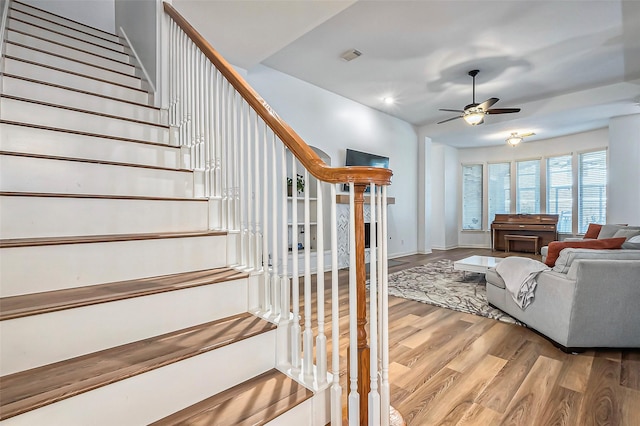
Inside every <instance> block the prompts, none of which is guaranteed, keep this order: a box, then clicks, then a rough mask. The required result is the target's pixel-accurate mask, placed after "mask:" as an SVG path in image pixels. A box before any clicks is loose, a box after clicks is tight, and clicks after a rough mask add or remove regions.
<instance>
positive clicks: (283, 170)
mask: <svg viewBox="0 0 640 426" xmlns="http://www.w3.org/2000/svg"><path fill="white" fill-rule="evenodd" d="M280 164H281V167H280V176H279V179H280V194H281V205H280V206H281V212H280V217H281V222H280V226H281V227H282V229H281V234H280V235H281V236H282V240H281V244H282V249H281V251H282V273H281V276H282V280H281V282H282V288H281V291H280V298H281V301H280V312H281V315H280V318H281V319H282V318H284V319H286V320H287V321H289V261H288V258H289V244H288V243H287V242H288V240H289V237H288V235H289V226H288V222H289V215H288V211H287V210H288V209H287V152H286V150H285V146H284V144H283V143H282V141H280ZM289 333H290V330H289ZM288 356H289V354H287V357H288Z"/></svg>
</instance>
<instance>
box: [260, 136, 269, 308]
mask: <svg viewBox="0 0 640 426" xmlns="http://www.w3.org/2000/svg"><path fill="white" fill-rule="evenodd" d="M263 141H264V143H263V145H262V148H263V149H262V162H263V164H262V221H263V225H264V226H263V228H262V229H263V231H262V268H263V270H264V279H263V286H264V296H265V312H268V311H270V310H271V291H270V290H271V280H270V279H269V278H270V277H269V219H268V218H269V215H268V205H269V187H268V185H267V183H268V182H269V169H268V164H269V163H268V161H267V156H268V153H269V150H268V147H269V145H268V132H267V128H266V126H265V132H264V138H263Z"/></svg>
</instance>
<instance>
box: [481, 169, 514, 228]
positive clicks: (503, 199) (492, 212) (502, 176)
mask: <svg viewBox="0 0 640 426" xmlns="http://www.w3.org/2000/svg"><path fill="white" fill-rule="evenodd" d="M488 171H489V182H488V185H489V188H488V189H489V215H488V218H487V219H488V220H489V221H488V222H487V229H489V228H490V227H491V223H492V222H493V219H494V218H495V217H496V213H509V212H510V211H511V164H510V163H495V164H489V169H488Z"/></svg>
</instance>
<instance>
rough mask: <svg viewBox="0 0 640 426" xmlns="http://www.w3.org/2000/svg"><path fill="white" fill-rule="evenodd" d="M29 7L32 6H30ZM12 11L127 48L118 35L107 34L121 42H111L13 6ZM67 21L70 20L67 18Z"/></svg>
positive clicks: (10, 9)
mask: <svg viewBox="0 0 640 426" xmlns="http://www.w3.org/2000/svg"><path fill="white" fill-rule="evenodd" d="M13 3H19V2H17V1H14V2H13ZM21 4H24V3H21ZM29 6H30V5H29ZM30 7H33V6H30ZM33 8H34V9H38V8H37V7H33ZM38 10H42V9H38ZM11 11H14V12H18V13H23V14H25V15H28V16H30V17H32V18H35V19H40V20H43V21H46V22H48V23H50V24H53V25H57V26H60V27H62V28H66V29H69V30H71V31H77V32H79V33H82V34H85V35H87V36H89V37H94V38H97V39H100V40H102V41H106V42H108V43H113V44H117V45H119V46H125V45H124V44H123V43H122V38H121V37H120V36H118V35H117V34H111V33H107V34H109V35H111V36H113V37H117V38H118V40H119V41H113V40H109V39H108V38H104V37H101V36H99V35H95V34H91V33H88V32H86V31H82V30H80V29H78V28H73V27H70V26H68V25H65V24H61V23H60V22H56V21H52V20H51V19H47V18H43V17H42V16H38V15H34V14H33V13H30V12H27V11H24V10H20V9H16V8H14V7H13V6H10V7H9V12H11ZM43 12H45V13H49V14H51V15H55V14H54V13H51V12H47V11H44V10H43ZM55 16H58V17H59V18H63V17H62V16H59V15H55ZM9 18H10V19H16V18H14V17H11V16H9ZM65 19H68V18H65ZM68 20H70V19H68ZM25 22H27V21H25ZM73 22H75V23H76V24H81V25H84V26H86V27H88V28H91V29H94V30H98V31H102V32H105V31H103V30H101V29H99V28H94V27H90V26H88V25H86V24H82V23H81V22H76V21H73Z"/></svg>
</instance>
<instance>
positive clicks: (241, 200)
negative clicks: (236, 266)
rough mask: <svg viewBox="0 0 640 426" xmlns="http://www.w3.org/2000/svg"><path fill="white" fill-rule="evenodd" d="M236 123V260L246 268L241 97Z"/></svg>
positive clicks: (246, 230)
mask: <svg viewBox="0 0 640 426" xmlns="http://www.w3.org/2000/svg"><path fill="white" fill-rule="evenodd" d="M237 108H238V124H239V129H238V134H239V136H238V143H239V144H240V149H239V151H240V153H239V158H238V169H239V171H238V175H239V185H238V188H239V190H238V195H239V196H238V217H239V218H240V241H239V244H238V249H239V256H238V260H239V261H240V265H241V266H242V267H243V268H247V265H248V262H247V256H246V254H247V253H246V246H247V234H248V232H249V229H248V228H249V227H248V225H247V222H246V221H245V216H246V207H245V200H246V192H245V186H244V185H245V176H246V172H247V169H246V167H245V164H244V161H245V159H244V150H245V143H246V137H245V125H244V122H245V115H244V101H243V100H242V98H241V99H240V100H239V105H238V107H237Z"/></svg>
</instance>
